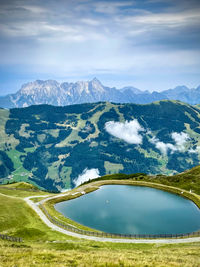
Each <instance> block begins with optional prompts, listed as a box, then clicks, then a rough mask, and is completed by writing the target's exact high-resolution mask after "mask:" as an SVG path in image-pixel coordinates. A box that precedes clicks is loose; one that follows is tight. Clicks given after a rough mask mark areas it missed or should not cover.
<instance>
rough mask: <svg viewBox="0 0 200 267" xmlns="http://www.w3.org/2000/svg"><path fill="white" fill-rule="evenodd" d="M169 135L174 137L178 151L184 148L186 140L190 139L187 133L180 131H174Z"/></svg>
mask: <svg viewBox="0 0 200 267" xmlns="http://www.w3.org/2000/svg"><path fill="white" fill-rule="evenodd" d="M171 136H172V138H173V139H174V141H175V143H176V146H177V148H178V150H180V151H182V150H184V148H185V144H186V142H187V140H189V139H190V137H189V135H188V134H187V133H184V132H181V133H176V132H174V133H172V134H171Z"/></svg>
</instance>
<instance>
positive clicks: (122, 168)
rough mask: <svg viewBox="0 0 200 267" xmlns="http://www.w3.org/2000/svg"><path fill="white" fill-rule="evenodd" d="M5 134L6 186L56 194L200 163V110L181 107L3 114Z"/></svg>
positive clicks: (99, 106)
mask: <svg viewBox="0 0 200 267" xmlns="http://www.w3.org/2000/svg"><path fill="white" fill-rule="evenodd" d="M0 132H1V135H0V150H1V152H0V183H3V184H4V183H10V182H13V181H28V182H31V183H33V184H35V185H37V186H39V187H40V188H43V189H46V190H51V191H61V190H63V189H69V188H73V187H74V186H76V185H77V184H80V183H81V182H83V181H85V180H87V179H89V178H87V177H88V174H89V176H90V178H91V179H93V178H97V177H98V176H103V175H107V174H114V173H124V174H130V173H146V174H150V175H158V174H162V175H169V174H170V175H171V174H176V173H177V172H182V171H185V170H186V169H189V168H192V167H193V166H196V165H198V163H199V156H200V141H199V140H200V138H199V137H200V109H199V107H198V106H191V105H188V104H185V103H182V102H178V101H168V100H165V101H160V102H154V103H152V104H147V105H137V104H114V103H108V102H99V103H89V104H80V105H72V106H66V107H55V106H49V105H39V106H30V107H27V108H18V109H10V110H5V109H1V110H0Z"/></svg>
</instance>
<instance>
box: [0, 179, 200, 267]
mask: <svg viewBox="0 0 200 267" xmlns="http://www.w3.org/2000/svg"><path fill="white" fill-rule="evenodd" d="M7 187H8V188H13V190H9V189H5V188H3V187H2V186H0V233H1V234H7V235H9V236H17V237H22V238H23V243H14V242H11V241H5V240H1V239H0V266H4V267H8V266H19V267H21V266H23V267H26V266H152V267H161V266H177V267H178V266H179V267H183V266H185V267H186V266H191V267H197V266H199V265H200V257H199V250H200V243H190V244H188V243H187V244H170V245H165V244H119V243H109V242H106V243H104V242H95V241H87V240H84V239H77V238H72V237H70V236H66V235H63V234H61V233H58V232H56V231H52V230H51V229H50V228H48V227H47V226H46V225H45V224H44V223H43V222H42V221H41V220H40V218H39V217H38V216H37V214H36V213H35V212H34V211H33V210H32V209H31V208H30V207H29V206H27V204H26V203H25V201H24V200H23V198H24V197H26V196H28V195H32V196H33V195H35V194H36V195H41V196H42V195H47V194H49V193H46V192H42V191H38V192H30V191H26V189H27V188H29V189H30V188H32V186H31V187H30V186H29V185H28V184H26V183H23V184H21V183H20V184H18V183H15V184H12V185H7ZM14 188H20V189H21V190H14ZM23 189H24V190H23Z"/></svg>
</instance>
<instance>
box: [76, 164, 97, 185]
mask: <svg viewBox="0 0 200 267" xmlns="http://www.w3.org/2000/svg"><path fill="white" fill-rule="evenodd" d="M97 177H99V170H98V169H87V168H86V169H84V171H83V172H82V174H79V176H78V178H77V179H76V180H75V185H76V186H79V185H80V184H82V183H84V182H86V181H89V180H92V179H95V178H97Z"/></svg>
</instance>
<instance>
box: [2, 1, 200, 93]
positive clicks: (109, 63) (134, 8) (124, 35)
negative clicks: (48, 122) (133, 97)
mask: <svg viewBox="0 0 200 267" xmlns="http://www.w3.org/2000/svg"><path fill="white" fill-rule="evenodd" d="M199 59H200V1H199V0H189V1H188V0H144V1H143V0H124V1H115V0H107V1H101V0H45V1H39V0H1V1H0V94H1V95H3V94H6V93H10V92H15V91H16V90H17V89H19V88H20V86H21V84H22V83H24V82H27V81H32V80H35V79H56V80H58V81H77V80H88V79H92V78H93V77H94V76H96V77H97V78H98V79H100V80H101V81H102V83H103V84H105V85H108V86H116V87H117V88H119V87H122V86H125V85H132V86H135V87H138V88H140V89H142V90H146V89H147V90H150V91H153V90H158V91H161V90H164V89H168V88H172V87H175V86H176V85H183V84H185V85H187V86H189V87H196V86H198V85H199V84H200V60H199Z"/></svg>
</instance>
